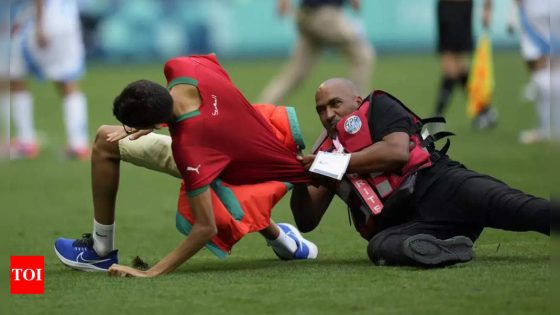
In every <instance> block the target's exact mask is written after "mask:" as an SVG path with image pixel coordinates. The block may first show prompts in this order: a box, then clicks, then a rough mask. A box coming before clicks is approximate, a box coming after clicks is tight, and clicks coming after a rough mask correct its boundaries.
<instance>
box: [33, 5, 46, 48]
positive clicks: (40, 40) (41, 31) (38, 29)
mask: <svg viewBox="0 0 560 315" xmlns="http://www.w3.org/2000/svg"><path fill="white" fill-rule="evenodd" d="M35 10H36V11H35V16H36V17H35V36H36V40H37V45H39V47H41V48H45V47H47V44H48V42H47V36H46V35H45V28H44V27H43V24H44V21H43V19H44V11H45V3H44V0H35Z"/></svg>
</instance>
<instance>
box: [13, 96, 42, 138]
mask: <svg viewBox="0 0 560 315" xmlns="http://www.w3.org/2000/svg"><path fill="white" fill-rule="evenodd" d="M12 117H13V119H14V127H15V129H16V139H17V140H18V141H19V142H21V143H23V144H34V143H35V142H36V138H37V136H36V132H35V124H34V121H33V96H31V93H29V92H27V91H18V92H13V93H12Z"/></svg>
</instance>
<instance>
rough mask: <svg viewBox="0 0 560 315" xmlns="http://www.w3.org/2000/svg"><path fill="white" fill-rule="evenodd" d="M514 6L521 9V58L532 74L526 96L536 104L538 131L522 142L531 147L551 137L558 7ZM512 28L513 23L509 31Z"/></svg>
mask: <svg viewBox="0 0 560 315" xmlns="http://www.w3.org/2000/svg"><path fill="white" fill-rule="evenodd" d="M513 3H514V5H517V8H518V11H517V12H518V15H517V16H518V17H519V23H518V24H519V42H520V45H521V55H522V56H523V59H525V61H526V63H527V68H528V69H529V71H530V72H531V79H530V82H529V85H528V86H527V87H526V90H525V92H526V93H525V94H526V97H527V98H529V99H530V100H532V101H534V102H535V105H536V109H537V116H538V123H539V125H538V127H537V128H535V129H531V130H525V131H522V132H521V133H520V134H519V142H521V143H524V144H531V143H537V142H542V141H546V140H548V139H550V137H551V88H550V84H551V81H550V74H551V73H550V53H551V46H550V45H551V44H550V43H551V39H550V23H551V14H550V12H551V11H554V8H555V7H558V6H559V4H558V1H550V0H531V1H528V0H514V1H513ZM513 24H514V22H513V21H510V26H509V28H510V30H512V29H513Z"/></svg>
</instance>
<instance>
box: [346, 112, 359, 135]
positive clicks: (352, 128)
mask: <svg viewBox="0 0 560 315" xmlns="http://www.w3.org/2000/svg"><path fill="white" fill-rule="evenodd" d="M361 128H362V120H361V119H360V117H358V116H356V115H352V116H350V117H348V119H346V121H345V122H344V131H346V132H347V133H349V134H351V135H353V134H355V133H357V132H358V131H360V129H361Z"/></svg>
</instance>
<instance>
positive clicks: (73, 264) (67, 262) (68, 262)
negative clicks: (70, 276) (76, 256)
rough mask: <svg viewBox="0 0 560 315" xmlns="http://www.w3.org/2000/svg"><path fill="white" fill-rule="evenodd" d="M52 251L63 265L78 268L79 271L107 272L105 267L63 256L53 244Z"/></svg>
mask: <svg viewBox="0 0 560 315" xmlns="http://www.w3.org/2000/svg"><path fill="white" fill-rule="evenodd" d="M54 252H55V253H56V256H57V257H58V259H59V260H60V262H62V264H63V265H65V266H66V267H69V268H72V269H76V270H80V271H87V272H107V269H103V268H99V267H95V266H94V265H92V264H84V263H79V262H76V261H73V260H69V259H66V258H64V257H63V256H62V255H61V254H60V253H59V252H58V250H57V249H56V246H54Z"/></svg>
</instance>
